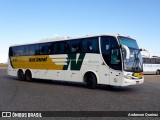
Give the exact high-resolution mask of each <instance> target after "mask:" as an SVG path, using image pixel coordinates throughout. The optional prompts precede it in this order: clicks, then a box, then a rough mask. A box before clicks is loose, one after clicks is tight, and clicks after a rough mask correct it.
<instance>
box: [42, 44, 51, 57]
mask: <svg viewBox="0 0 160 120" xmlns="http://www.w3.org/2000/svg"><path fill="white" fill-rule="evenodd" d="M50 45H51V43H42V44H40V55H48V54H49V53H50V49H49V46H50Z"/></svg>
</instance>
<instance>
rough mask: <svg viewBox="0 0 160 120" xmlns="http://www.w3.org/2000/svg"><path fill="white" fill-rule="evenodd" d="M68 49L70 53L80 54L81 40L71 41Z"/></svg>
mask: <svg viewBox="0 0 160 120" xmlns="http://www.w3.org/2000/svg"><path fill="white" fill-rule="evenodd" d="M65 46H66V48H67V51H68V52H69V53H79V52H80V51H81V42H80V40H71V41H67V43H66V45H65Z"/></svg>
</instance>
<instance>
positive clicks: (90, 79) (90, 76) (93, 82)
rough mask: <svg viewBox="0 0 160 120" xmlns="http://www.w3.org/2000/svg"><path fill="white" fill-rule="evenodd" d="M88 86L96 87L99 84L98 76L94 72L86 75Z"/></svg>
mask: <svg viewBox="0 0 160 120" xmlns="http://www.w3.org/2000/svg"><path fill="white" fill-rule="evenodd" d="M84 79H85V82H86V83H87V86H88V88H90V89H94V88H96V86H97V78H96V76H95V75H94V74H93V73H87V74H86V75H85V77H84Z"/></svg>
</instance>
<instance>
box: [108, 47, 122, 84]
mask: <svg viewBox="0 0 160 120" xmlns="http://www.w3.org/2000/svg"><path fill="white" fill-rule="evenodd" d="M121 82H122V62H121V56H120V50H119V48H113V49H111V51H110V85H115V86H119V85H121Z"/></svg>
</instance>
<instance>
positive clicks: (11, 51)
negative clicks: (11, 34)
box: [9, 47, 13, 56]
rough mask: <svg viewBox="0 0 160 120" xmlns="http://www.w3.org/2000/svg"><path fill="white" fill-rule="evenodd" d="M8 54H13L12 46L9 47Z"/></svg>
mask: <svg viewBox="0 0 160 120" xmlns="http://www.w3.org/2000/svg"><path fill="white" fill-rule="evenodd" d="M9 56H13V47H10V48H9Z"/></svg>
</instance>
